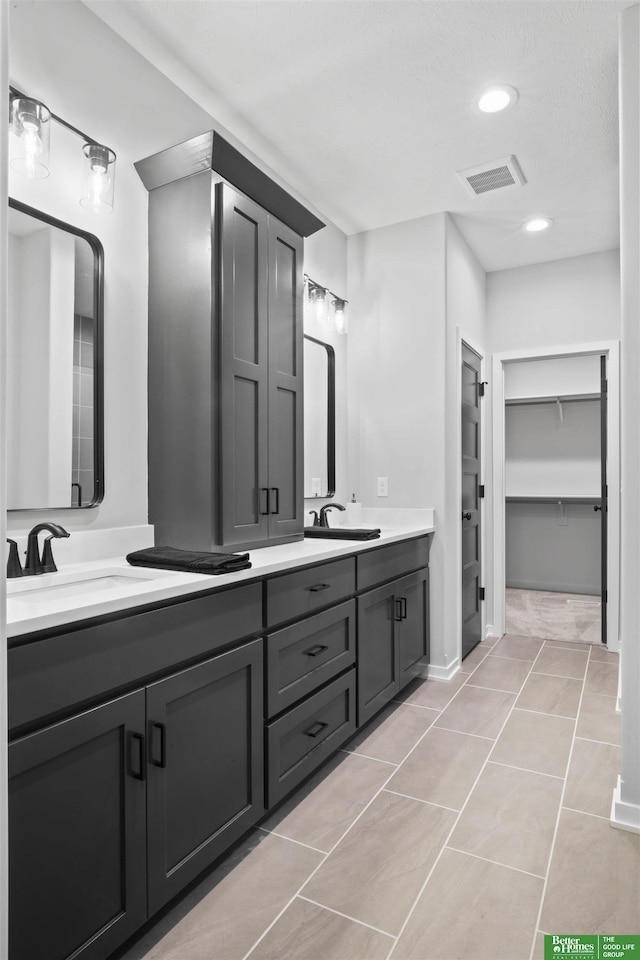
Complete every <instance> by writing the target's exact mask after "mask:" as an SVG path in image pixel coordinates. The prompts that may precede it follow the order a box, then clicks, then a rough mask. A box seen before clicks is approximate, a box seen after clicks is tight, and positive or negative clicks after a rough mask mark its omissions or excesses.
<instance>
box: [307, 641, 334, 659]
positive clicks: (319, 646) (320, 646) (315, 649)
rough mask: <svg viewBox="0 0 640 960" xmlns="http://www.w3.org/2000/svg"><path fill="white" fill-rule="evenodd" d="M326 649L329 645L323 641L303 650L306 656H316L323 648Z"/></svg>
mask: <svg viewBox="0 0 640 960" xmlns="http://www.w3.org/2000/svg"><path fill="white" fill-rule="evenodd" d="M328 649H329V647H328V646H327V645H326V644H325V643H317V644H316V645H315V647H310V649H309V650H305V653H306V655H307V656H308V657H317V656H318V654H319V653H322V651H323V650H328Z"/></svg>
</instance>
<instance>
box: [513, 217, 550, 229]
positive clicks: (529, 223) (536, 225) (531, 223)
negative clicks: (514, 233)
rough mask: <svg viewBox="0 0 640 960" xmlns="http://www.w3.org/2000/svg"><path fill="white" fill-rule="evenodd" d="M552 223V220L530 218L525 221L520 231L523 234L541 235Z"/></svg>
mask: <svg viewBox="0 0 640 960" xmlns="http://www.w3.org/2000/svg"><path fill="white" fill-rule="evenodd" d="M552 223H553V220H549V218H548V217H531V218H530V219H529V220H525V222H524V223H523V224H522V228H521V229H522V230H524V232H525V233H541V232H542V231H543V230H548V229H549V227H550V226H551V224H552Z"/></svg>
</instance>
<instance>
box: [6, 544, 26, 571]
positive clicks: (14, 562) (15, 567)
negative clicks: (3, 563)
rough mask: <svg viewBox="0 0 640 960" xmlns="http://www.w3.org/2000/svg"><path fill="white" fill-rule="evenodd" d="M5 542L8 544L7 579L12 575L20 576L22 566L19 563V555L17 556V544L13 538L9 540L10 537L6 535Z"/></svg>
mask: <svg viewBox="0 0 640 960" xmlns="http://www.w3.org/2000/svg"><path fill="white" fill-rule="evenodd" d="M7 543H8V544H9V559H8V560H7V579H9V580H12V579H13V578H14V577H21V576H22V566H21V564H20V557H19V556H18V544H17V543H16V541H15V540H11V539H10V537H7Z"/></svg>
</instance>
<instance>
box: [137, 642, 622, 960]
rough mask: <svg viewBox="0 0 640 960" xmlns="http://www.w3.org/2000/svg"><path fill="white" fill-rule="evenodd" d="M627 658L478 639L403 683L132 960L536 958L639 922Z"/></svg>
mask: <svg viewBox="0 0 640 960" xmlns="http://www.w3.org/2000/svg"><path fill="white" fill-rule="evenodd" d="M617 676H618V657H617V655H616V654H611V653H608V652H607V650H606V649H604V648H602V647H601V646H596V645H595V644H593V645H590V646H587V645H578V644H572V645H567V644H560V643H556V642H555V641H549V640H547V641H543V640H536V639H533V638H531V637H515V636H512V637H509V636H505V637H503V638H502V639H501V640H500V641H498V642H497V643H495V644H493V643H492V641H485V642H483V643H481V644H480V645H479V646H477V647H476V648H475V650H473V651H472V652H471V653H470V654H469V656H468V657H467V658H466V659H465V660H464V662H463V664H462V668H461V670H460V672H459V673H458V674H457V675H456V676H455V677H454V678H453V679H452V680H450V681H442V680H414V681H412V683H411V684H410V685H409V687H407V688H406V690H405V691H404V693H403V696H402V699H401V702H399V703H393V704H390V705H389V706H388V707H387V708H385V709H384V710H382V712H381V713H380V714H379V715H378V717H377V718H375V719H374V721H373V722H372V723H370V724H369V725H368V726H367V727H365V729H364V730H362V731H361V732H360V733H358V734H357V735H356V736H355V737H354V738H353V739H352V740H351V741H350V742H349V743H347V744H346V745H345V748H344V750H341V751H340V752H339V753H338V754H337V755H336V756H335V758H334V759H333V760H332V761H331V762H330V763H329V764H328V765H327V767H326V768H325V770H323V771H322V773H320V774H319V775H317V776H315V777H313V779H311V780H310V781H309V782H308V783H307V784H305V785H304V786H303V787H301V788H300V789H299V790H298V791H297V792H296V793H295V794H294V795H293V796H292V797H291V798H290V799H289V800H288V801H287V802H285V803H284V805H283V806H282V807H280V809H279V810H277V811H276V812H275V813H273V814H272V815H271V816H270V817H269V818H268V819H267V820H265V821H264V822H263V824H262V825H261V827H260V828H258V829H256V830H254V831H252V833H251V834H250V835H249V836H248V837H247V838H246V839H245V840H244V841H243V842H242V843H241V844H240V846H239V847H238V848H237V849H236V850H235V851H234V852H233V853H232V854H231V856H230V857H229V858H228V859H227V860H226V861H225V862H224V863H222V864H221V865H220V866H219V867H218V868H217V869H216V870H214V871H213V872H212V873H210V874H208V875H206V876H205V877H203V879H202V880H201V882H200V883H198V884H196V885H195V886H194V887H193V888H192V889H191V890H190V891H189V892H188V893H187V894H186V895H185V896H184V897H183V898H182V899H181V900H178V901H177V902H176V903H175V904H174V905H173V906H172V907H171V909H169V910H168V911H167V913H166V914H165V915H164V916H163V917H162V918H161V919H160V920H159V921H158V923H157V924H156V925H155V926H154V927H152V928H151V929H150V930H148V931H147V932H146V933H145V934H144V935H143V936H142V937H141V938H140V939H139V940H138V941H137V943H135V944H132V945H130V946H129V949H128V950H126V951H124V952H123V960H124V958H126V960H542V957H543V955H544V946H543V944H544V940H543V932H545V933H561V934H566V933H572V934H580V935H587V934H596V933H599V934H625V933H637V932H638V931H640V836H637V835H635V834H633V833H627V832H625V831H622V830H615V829H612V827H611V825H610V822H609V814H610V808H611V798H612V795H613V789H614V787H615V785H616V777H617V773H618V770H619V764H620V746H619V743H620V717H619V715H618V714H617V713H616V710H615V704H616V696H615V695H616V689H617Z"/></svg>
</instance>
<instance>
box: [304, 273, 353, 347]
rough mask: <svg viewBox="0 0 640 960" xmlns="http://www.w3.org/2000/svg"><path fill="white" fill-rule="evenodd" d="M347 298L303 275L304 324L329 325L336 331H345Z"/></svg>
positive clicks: (341, 332) (343, 332) (340, 332)
mask: <svg viewBox="0 0 640 960" xmlns="http://www.w3.org/2000/svg"><path fill="white" fill-rule="evenodd" d="M347 302H348V301H347V300H344V299H343V298H342V297H339V296H338V295H337V294H335V293H332V292H331V290H329V288H328V287H323V286H322V284H320V283H316V281H315V280H312V279H311V277H309V276H307V274H306V273H305V275H304V319H305V325H307V326H308V325H313V324H315V325H317V326H325V327H327V326H328V327H329V329H333V330H335V332H336V333H339V334H341V335H342V334H345V333H346V332H347V314H346V309H347Z"/></svg>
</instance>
